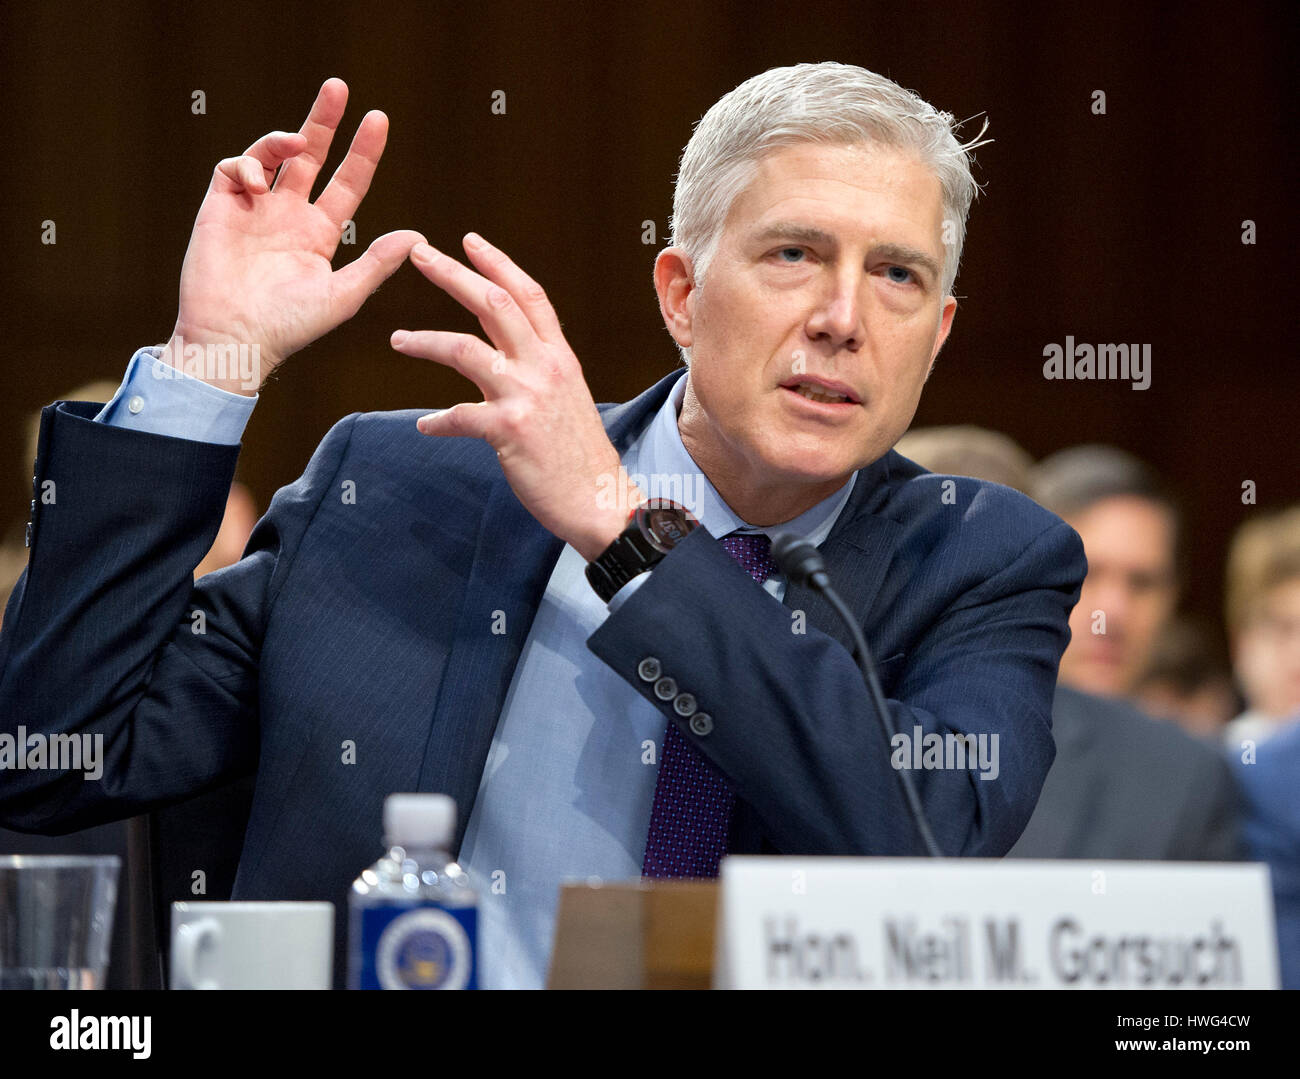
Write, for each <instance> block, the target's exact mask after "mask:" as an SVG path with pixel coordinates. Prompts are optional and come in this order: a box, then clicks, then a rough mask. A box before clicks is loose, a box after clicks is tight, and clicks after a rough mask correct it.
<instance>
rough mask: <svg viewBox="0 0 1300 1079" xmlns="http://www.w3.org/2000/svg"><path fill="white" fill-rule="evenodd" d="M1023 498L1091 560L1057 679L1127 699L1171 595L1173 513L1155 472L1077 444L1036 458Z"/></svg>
mask: <svg viewBox="0 0 1300 1079" xmlns="http://www.w3.org/2000/svg"><path fill="white" fill-rule="evenodd" d="M1029 495H1030V497H1031V498H1033V499H1034V500H1035V501H1036V502H1038V503H1039V505H1041V506H1045V507H1046V508H1047V509H1049V510H1051V511H1052V512H1053V513H1055V514H1057V515H1058V516H1059V517H1061V518H1062V519H1064V520H1065V521H1066V522H1068V523H1069V524H1070V526H1071V527H1072V528H1073V529H1074V530H1075V531H1076V532H1078V533H1079V537H1080V538H1081V539H1082V540H1083V549H1084V552H1085V554H1086V555H1087V558H1088V576H1087V579H1086V580H1085V581H1084V582H1083V593H1082V595H1081V596H1080V597H1079V602H1078V604H1077V605H1076V606H1075V608H1074V612H1073V613H1072V614H1071V615H1070V644H1069V647H1067V648H1066V650H1065V655H1064V656H1063V657H1062V658H1061V670H1060V681H1062V682H1064V683H1065V684H1066V685H1068V686H1073V687H1074V688H1075V689H1081V690H1084V691H1085V692H1087V693H1095V694H1099V695H1101V696H1103V697H1128V696H1131V695H1132V694H1133V693H1134V691H1135V690H1136V688H1137V684H1138V681H1139V679H1140V678H1141V676H1142V673H1143V672H1144V671H1145V670H1146V669H1147V667H1148V666H1149V665H1150V662H1151V657H1152V654H1153V651H1154V649H1155V645H1156V641H1157V640H1158V639H1159V636H1160V633H1161V631H1162V630H1163V629H1164V627H1165V625H1166V623H1167V622H1168V621H1169V619H1170V617H1171V616H1172V615H1173V611H1174V604H1175V603H1176V601H1177V599H1178V584H1177V572H1176V567H1177V563H1178V526H1179V514H1178V510H1177V508H1176V506H1175V504H1174V501H1173V498H1172V497H1171V496H1170V494H1169V493H1168V491H1167V490H1166V489H1165V487H1164V485H1163V484H1162V483H1161V482H1160V480H1159V479H1158V478H1157V477H1156V475H1155V473H1154V472H1153V471H1152V470H1151V469H1150V468H1148V467H1147V466H1146V465H1145V464H1143V463H1142V462H1141V461H1139V460H1138V459H1137V458H1136V457H1134V456H1133V455H1132V454H1129V453H1126V452H1124V451H1123V450H1121V449H1117V448H1116V447H1114V446H1095V445H1090V446H1074V447H1071V448H1070V449H1065V450H1061V451H1060V452H1059V453H1054V454H1052V455H1051V456H1050V457H1048V458H1046V459H1044V460H1043V461H1041V462H1039V464H1038V465H1037V467H1036V468H1035V469H1034V471H1033V474H1032V476H1031V478H1030V490H1029Z"/></svg>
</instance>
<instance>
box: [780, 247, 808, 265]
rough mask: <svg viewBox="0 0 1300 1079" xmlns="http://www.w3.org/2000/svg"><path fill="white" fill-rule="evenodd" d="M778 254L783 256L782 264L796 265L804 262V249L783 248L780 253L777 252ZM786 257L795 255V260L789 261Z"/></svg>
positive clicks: (790, 259)
mask: <svg viewBox="0 0 1300 1079" xmlns="http://www.w3.org/2000/svg"><path fill="white" fill-rule="evenodd" d="M777 254H778V255H780V256H781V261H782V262H789V263H795V262H802V261H803V248H802V247H783V248H781V250H780V251H778V252H777ZM786 255H793V256H794V258H789V259H788V258H786V257H785V256H786Z"/></svg>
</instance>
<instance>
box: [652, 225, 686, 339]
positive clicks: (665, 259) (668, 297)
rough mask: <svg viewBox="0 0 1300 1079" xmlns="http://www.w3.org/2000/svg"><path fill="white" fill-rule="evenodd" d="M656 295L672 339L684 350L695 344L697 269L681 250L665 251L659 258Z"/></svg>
mask: <svg viewBox="0 0 1300 1079" xmlns="http://www.w3.org/2000/svg"><path fill="white" fill-rule="evenodd" d="M655 292H656V293H658V295H659V313H660V314H661V315H663V320H664V325H665V326H666V327H668V332H669V333H670V334H672V338H673V340H674V341H676V342H677V344H678V345H680V346H681V347H682V348H690V347H691V345H692V344H693V343H694V337H693V335H692V332H691V327H692V323H693V321H694V303H695V268H694V265H693V264H692V262H691V258H690V256H689V255H688V254H686V252H685V251H684V250H682V249H681V248H680V247H665V248H664V249H663V250H662V251H660V252H659V254H658V256H657V257H656V258H655Z"/></svg>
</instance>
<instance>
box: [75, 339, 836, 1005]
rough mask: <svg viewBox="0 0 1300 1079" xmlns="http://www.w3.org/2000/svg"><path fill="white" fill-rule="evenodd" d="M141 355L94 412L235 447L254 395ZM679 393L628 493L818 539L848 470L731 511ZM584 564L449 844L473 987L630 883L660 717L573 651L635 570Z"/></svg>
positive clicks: (529, 966)
mask: <svg viewBox="0 0 1300 1079" xmlns="http://www.w3.org/2000/svg"><path fill="white" fill-rule="evenodd" d="M151 352H152V353H153V354H154V356H156V353H157V350H156V349H155V350H148V349H142V350H141V351H140V352H138V353H136V355H135V356H133V357H132V359H131V364H130V366H129V367H128V368H127V374H126V378H125V379H124V380H123V382H122V386H121V388H120V389H119V390H118V392H117V394H116V395H115V396H114V397H113V400H112V401H110V402H109V403H108V404H107V405H105V406H104V409H103V410H102V411H101V412H100V413H99V415H98V416H96V419H97V420H102V421H104V422H107V423H113V424H116V425H119V426H126V427H133V428H135V429H138V430H147V431H152V432H154V433H157V434H167V435H173V436H175V437H178V438H190V439H195V440H206V441H211V442H223V443H226V444H236V443H238V442H239V439H240V436H241V434H242V432H243V428H244V425H245V424H246V423H247V420H248V417H249V415H250V414H251V413H252V410H253V406H254V405H255V404H256V399H254V398H247V397H243V396H242V395H240V394H235V393H229V392H228V391H226V390H222V389H219V388H217V387H214V386H209V385H207V384H206V383H203V382H200V381H199V380H197V379H194V378H191V377H189V376H186V375H181V376H180V377H173V376H167V377H161V378H159V377H155V376H154V373H153V370H152V369H151V368H150V364H149V361H150V359H151V357H150V353H151ZM160 362H161V361H158V360H156V359H153V363H160ZM146 372H148V373H146ZM685 390H686V379H685V378H683V379H681V380H679V381H678V382H677V384H676V385H675V386H674V387H673V392H672V393H670V394H669V396H668V399H667V400H666V401H665V402H664V404H663V407H661V408H660V409H659V411H658V412H657V413H656V414H655V416H654V417H653V418H652V419H651V421H650V422H649V424H648V425H647V426H646V427H645V428H644V429H643V430H642V431H641V432H640V434H639V435H638V436H637V438H636V439H635V440H634V441H633V443H632V444H631V445H630V447H629V448H628V450H627V452H626V453H625V454H624V455H623V464H624V467H625V468H626V469H627V471H628V472H629V474H631V476H632V477H633V478H634V479H635V480H636V481H637V482H638V483H639V485H640V487H641V489H642V490H643V491H644V492H645V493H646V494H647V495H648V496H649V497H651V498H658V497H670V498H673V499H674V500H676V501H679V502H682V503H683V504H684V505H685V506H686V507H687V508H688V509H690V510H691V511H692V512H693V513H694V514H695V515H696V517H698V518H699V520H700V523H701V524H702V525H703V526H704V527H705V528H706V529H708V530H709V532H710V533H711V534H712V535H714V536H716V537H718V538H721V537H723V536H725V535H727V534H728V533H731V532H734V531H738V530H740V531H751V532H760V531H762V532H767V533H768V534H769V535H775V534H776V532H778V531H793V532H795V533H798V534H801V535H803V536H805V537H806V538H807V539H808V540H809V541H810V542H812V543H814V544H820V543H821V542H822V541H823V540H825V538H826V536H827V535H828V534H829V533H830V531H831V528H832V527H833V526H834V524H835V521H836V519H837V518H838V517H839V514H840V512H841V510H843V508H844V505H845V503H846V502H847V501H848V499H849V495H850V494H851V493H852V490H853V484H854V483H855V482H856V480H857V473H854V474H853V475H852V476H851V477H849V479H848V480H847V481H846V482H845V484H844V485H843V486H842V487H841V488H840V489H839V490H838V491H836V492H835V493H834V494H832V495H830V496H829V497H827V498H826V499H824V500H823V501H822V502H819V503H818V504H817V505H816V506H814V507H813V508H812V509H810V510H808V511H807V512H806V513H803V514H801V515H800V516H799V517H796V518H795V519H794V520H792V521H789V522H787V523H785V524H783V525H780V526H779V527H775V526H774V527H772V528H768V529H759V528H755V527H754V526H752V525H749V524H747V523H746V522H745V521H743V520H741V519H740V518H739V517H737V516H736V514H735V513H734V512H732V510H731V508H730V507H729V506H728V505H727V504H726V503H725V502H724V501H723V500H722V497H721V496H720V495H719V494H718V492H717V491H716V490H715V489H714V487H713V485H712V484H711V483H710V482H709V481H708V479H707V478H706V477H705V476H704V475H703V473H701V472H700V470H699V468H698V466H696V464H695V462H694V460H693V459H692V458H691V456H690V454H689V453H688V452H687V450H686V447H685V446H684V445H683V444H682V440H681V435H680V433H679V432H678V428H677V416H678V412H679V411H680V409H681V404H682V399H683V397H684V394H685ZM232 399H233V400H232ZM585 569H586V562H585V561H584V560H583V558H582V556H581V555H580V554H578V552H577V551H575V550H574V549H573V548H572V547H569V546H567V545H566V546H565V547H564V549H563V550H562V551H561V553H560V557H559V559H558V561H557V562H556V565H555V569H554V571H553V572H552V574H551V578H550V581H549V582H548V584H547V586H546V592H545V595H544V596H543V597H542V602H541V605H540V606H539V607H538V609H537V616H536V618H535V619H534V620H533V624H532V628H531V629H530V630H529V633H528V638H527V640H526V641H525V643H524V647H523V652H522V654H521V655H520V658H519V662H518V664H517V665H516V667H515V671H514V676H513V677H512V679H511V683H510V688H509V690H508V692H507V694H506V699H505V705H504V707H503V708H502V712H501V717H500V720H499V721H498V723H497V728H496V733H495V734H494V736H493V739H492V745H491V747H490V749H489V751H488V756H487V762H486V764H485V766H484V769H483V777H482V780H481V781H480V784H479V790H478V796H477V798H476V800H475V803H474V810H473V812H472V813H471V815H470V819H469V823H468V827H467V830H466V833H465V840H464V843H463V844H462V846H461V851H460V862H461V864H462V865H463V866H464V867H465V868H466V870H468V872H469V873H470V875H471V877H472V878H473V879H474V881H475V882H476V884H477V886H478V889H479V893H480V895H481V904H480V909H479V958H480V963H481V965H480V971H479V984H480V985H482V986H483V987H484V988H489V989H495V988H524V989H539V988H541V987H542V986H543V985H544V984H545V982H546V975H547V968H548V966H549V963H550V953H551V944H552V940H553V937H554V930H555V915H556V910H557V907H558V900H559V890H560V886H561V884H563V883H564V882H565V881H566V880H593V879H599V880H602V881H618V880H627V879H638V878H639V877H640V876H641V863H642V858H643V856H644V853H645V839H646V831H647V829H648V827H649V824H650V808H651V805H652V803H653V800H654V789H655V778H656V775H657V770H658V753H659V746H660V745H661V744H662V742H663V737H664V732H665V728H666V723H667V721H666V720H665V718H664V717H663V715H662V714H661V713H660V711H659V710H658V709H657V708H656V707H655V706H653V705H652V704H650V703H649V702H648V701H646V700H645V699H644V698H642V697H641V696H640V694H638V693H637V692H636V690H634V689H633V688H632V687H631V686H630V685H628V683H627V682H625V681H624V680H623V679H622V678H621V677H620V676H619V675H618V674H616V673H615V672H614V671H613V670H611V669H610V668H609V667H608V666H606V665H605V663H604V662H602V661H601V660H600V659H598V658H597V657H596V656H595V655H594V654H593V653H592V652H591V651H590V650H589V649H588V648H587V638H588V637H590V636H591V634H592V633H594V632H595V631H596V629H597V628H598V627H599V626H600V624H601V622H602V621H603V620H604V619H605V618H606V617H607V616H608V614H609V612H610V611H611V610H616V609H617V608H618V606H619V605H620V604H621V603H622V602H623V601H624V600H626V598H627V596H628V595H630V594H631V592H632V591H633V590H634V589H635V588H637V587H639V586H641V585H643V584H645V582H646V581H647V580H648V579H649V577H650V574H641V575H640V576H639V577H635V578H633V580H632V581H631V582H629V583H628V584H627V585H625V586H624V587H623V588H622V589H621V590H620V591H619V593H618V594H617V595H616V596H615V597H614V599H613V601H611V603H610V604H609V605H608V606H606V604H604V603H602V602H601V600H600V598H599V597H598V596H597V595H596V593H595V592H594V591H593V590H592V588H591V586H590V585H589V584H588V583H587V579H586V576H585V573H584V571H585ZM652 572H653V571H652ZM763 587H764V588H766V589H767V591H768V592H770V593H771V594H772V595H773V596H775V597H776V598H777V599H781V598H783V596H784V594H785V582H784V580H783V579H781V578H780V577H772V578H769V579H768V581H767V583H766V584H765V585H764V586H763ZM361 868H363V867H361V866H358V867H357V869H358V871H360V869H361Z"/></svg>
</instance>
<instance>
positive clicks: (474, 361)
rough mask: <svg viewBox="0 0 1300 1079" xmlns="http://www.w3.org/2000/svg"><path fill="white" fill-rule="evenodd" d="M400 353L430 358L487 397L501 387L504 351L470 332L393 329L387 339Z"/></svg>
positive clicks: (503, 381) (504, 369)
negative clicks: (455, 373)
mask: <svg viewBox="0 0 1300 1079" xmlns="http://www.w3.org/2000/svg"><path fill="white" fill-rule="evenodd" d="M389 343H390V344H391V345H392V346H393V348H394V349H396V350H397V351H398V352H400V353H402V354H403V355H404V356H418V357H420V358H421V359H425V360H432V361H433V362H434V363H440V364H442V365H443V366H444V367H450V368H451V369H452V370H454V371H457V372H459V373H460V374H462V375H464V376H465V377H466V378H467V379H469V380H470V381H471V382H473V383H474V384H475V385H476V386H477V387H478V388H479V389H480V390H482V391H483V396H484V397H485V398H488V399H489V400H490V399H492V398H494V397H498V396H500V394H501V393H502V392H503V391H504V389H505V379H504V378H503V376H504V375H505V372H506V357H505V353H504V352H502V351H501V350H500V349H498V348H493V347H492V346H491V345H489V344H488V343H487V342H486V341H483V340H481V339H480V338H478V337H475V336H474V335H473V334H472V333H450V332H448V331H446V330H415V331H414V332H411V331H407V330H397V331H395V332H394V333H393V336H392V338H391V339H390V342H389Z"/></svg>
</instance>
